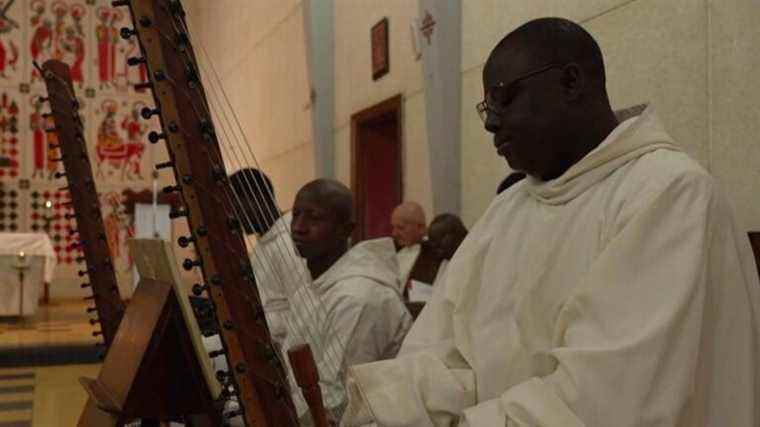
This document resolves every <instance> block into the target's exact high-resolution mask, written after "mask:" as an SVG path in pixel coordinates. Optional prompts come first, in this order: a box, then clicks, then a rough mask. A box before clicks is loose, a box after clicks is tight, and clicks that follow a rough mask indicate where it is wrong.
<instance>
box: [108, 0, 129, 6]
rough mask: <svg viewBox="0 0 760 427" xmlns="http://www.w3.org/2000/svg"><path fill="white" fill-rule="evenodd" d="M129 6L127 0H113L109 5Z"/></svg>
mask: <svg viewBox="0 0 760 427" xmlns="http://www.w3.org/2000/svg"><path fill="white" fill-rule="evenodd" d="M121 6H129V0H114V1H112V2H111V7H121Z"/></svg>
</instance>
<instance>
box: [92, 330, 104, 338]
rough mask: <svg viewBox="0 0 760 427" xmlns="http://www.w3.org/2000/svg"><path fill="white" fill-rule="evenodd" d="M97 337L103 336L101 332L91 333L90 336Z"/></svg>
mask: <svg viewBox="0 0 760 427" xmlns="http://www.w3.org/2000/svg"><path fill="white" fill-rule="evenodd" d="M98 335H103V331H93V332H92V336H93V337H97V336H98Z"/></svg>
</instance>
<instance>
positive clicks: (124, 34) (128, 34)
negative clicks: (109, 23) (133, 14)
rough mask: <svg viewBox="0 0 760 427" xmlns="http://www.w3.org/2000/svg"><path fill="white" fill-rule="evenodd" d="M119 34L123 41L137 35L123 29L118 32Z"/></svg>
mask: <svg viewBox="0 0 760 427" xmlns="http://www.w3.org/2000/svg"><path fill="white" fill-rule="evenodd" d="M119 34H120V35H121V38H123V39H124V40H129V38H130V37H132V36H134V35H136V34H137V31H135V30H133V29H131V28H127V27H124V28H122V29H121V31H119Z"/></svg>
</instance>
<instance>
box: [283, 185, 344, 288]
mask: <svg viewBox="0 0 760 427" xmlns="http://www.w3.org/2000/svg"><path fill="white" fill-rule="evenodd" d="M353 227H354V223H353V197H352V196H351V190H349V189H348V187H346V186H345V185H343V184H341V183H340V182H338V181H335V180H331V179H317V180H314V181H311V182H310V183H308V184H306V185H304V186H303V187H301V189H300V190H299V191H298V194H296V200H295V202H294V203H293V219H292V221H291V223H290V228H291V234H292V236H293V243H294V244H295V246H296V248H297V249H298V253H299V254H300V255H301V256H302V257H304V258H306V260H307V262H308V264H309V270H310V271H311V273H312V278H316V277H317V276H318V275H319V274H321V272H323V271H325V270H326V269H327V268H329V266H330V265H331V264H332V263H333V262H334V261H336V260H337V259H338V258H339V257H340V256H341V255H342V254H343V253H345V252H346V250H347V247H348V237H349V236H350V235H351V232H352V231H353Z"/></svg>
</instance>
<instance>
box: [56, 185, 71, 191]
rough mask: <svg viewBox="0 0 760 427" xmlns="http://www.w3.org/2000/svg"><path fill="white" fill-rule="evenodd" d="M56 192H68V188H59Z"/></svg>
mask: <svg viewBox="0 0 760 427" xmlns="http://www.w3.org/2000/svg"><path fill="white" fill-rule="evenodd" d="M58 191H69V187H68V186H66V187H61V188H59V189H58Z"/></svg>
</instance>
